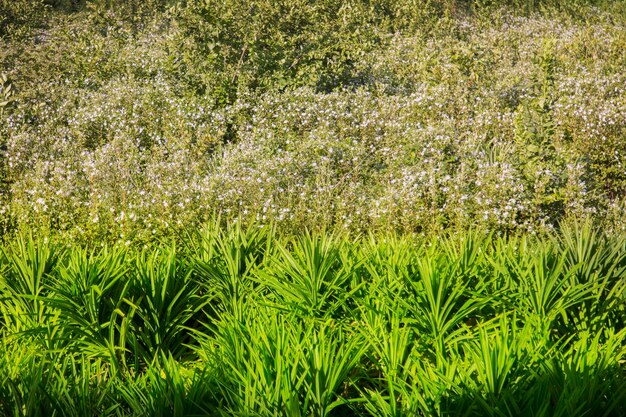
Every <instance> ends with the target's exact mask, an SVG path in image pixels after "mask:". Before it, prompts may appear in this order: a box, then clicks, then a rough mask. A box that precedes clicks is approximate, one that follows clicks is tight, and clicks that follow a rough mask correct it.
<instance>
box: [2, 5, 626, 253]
mask: <svg viewBox="0 0 626 417" xmlns="http://www.w3.org/2000/svg"><path fill="white" fill-rule="evenodd" d="M171 30H174V29H171ZM592 33H593V34H594V36H596V35H597V37H598V39H593V40H592V42H591V43H589V42H588V41H589V38H588V36H590V34H592ZM167 36H168V35H167V33H165V34H161V35H155V34H153V33H151V34H147V35H145V36H143V37H142V36H139V37H137V38H125V39H126V40H127V41H128V42H126V44H124V45H122V46H120V44H119V40H118V41H116V42H118V43H117V44H116V45H117V48H118V49H115V51H117V52H115V53H116V54H117V55H115V54H114V55H112V56H111V57H109V58H108V59H109V61H107V62H108V64H107V65H108V66H109V67H112V68H114V69H115V71H113V70H111V71H113V75H111V76H109V77H108V78H106V79H105V77H101V78H100V79H90V78H89V77H87V76H86V75H85V76H84V78H83V79H80V77H79V78H78V79H72V80H67V81H66V79H65V78H63V79H59V80H54V81H52V82H50V83H48V84H46V85H42V86H40V92H39V93H38V94H39V96H38V97H39V98H38V101H37V102H35V101H33V102H30V103H23V104H22V106H21V107H19V108H18V109H17V110H16V111H15V112H13V113H12V114H11V115H9V117H8V118H7V119H6V120H5V121H3V123H2V125H1V126H0V128H1V130H2V134H3V135H4V137H6V138H7V141H6V142H7V143H6V146H7V150H6V152H5V161H6V163H5V171H6V178H7V180H8V181H9V183H10V189H9V190H8V191H9V192H8V193H5V195H4V196H3V198H4V200H5V201H4V205H3V209H2V211H0V216H2V219H3V221H4V222H8V221H12V222H13V223H17V224H26V225H31V226H32V227H48V228H55V229H58V230H64V231H66V232H67V233H70V234H72V235H75V236H81V235H87V234H89V233H91V235H90V236H92V235H98V236H115V237H117V238H119V239H121V240H122V241H126V240H127V239H129V236H133V235H134V236H143V237H145V238H150V236H152V235H159V233H160V232H161V231H163V230H165V229H168V228H171V227H188V226H194V225H197V224H199V223H201V222H203V221H206V220H207V219H209V218H211V217H213V216H216V215H220V216H222V218H229V219H237V218H242V219H243V220H254V221H258V222H261V223H263V222H279V223H281V224H284V225H285V226H286V227H301V226H309V227H316V226H323V225H326V226H330V225H335V226H340V227H343V228H348V229H351V230H357V231H362V230H368V229H372V228H374V229H389V228H391V229H400V230H411V231H433V230H440V229H442V228H445V227H456V226H458V227H467V226H471V225H483V226H486V227H489V228H492V229H496V230H511V229H524V230H535V229H536V228H537V227H542V225H543V227H550V226H551V225H552V224H553V223H554V221H556V220H560V219H561V218H563V217H564V216H572V217H575V216H588V215H598V214H603V213H604V215H607V213H609V212H611V213H617V209H616V208H615V207H618V206H619V207H621V206H620V204H622V203H621V201H622V200H620V199H623V196H620V195H617V194H615V190H622V191H623V190H625V189H626V142H625V141H624V140H623V138H624V134H626V74H625V73H624V72H623V71H622V70H621V69H620V66H619V65H618V64H617V63H616V62H626V58H624V53H623V51H624V49H623V48H624V47H625V46H626V42H625V41H624V38H623V34H622V32H621V29H620V28H619V27H617V26H616V25H611V24H609V23H606V22H604V23H597V24H595V26H592V27H587V26H584V25H578V24H575V23H571V22H569V23H568V22H559V21H554V20H550V19H547V18H518V17H512V16H508V15H503V16H499V18H498V19H496V23H492V24H488V23H485V21H477V22H471V21H464V22H458V23H457V28H456V31H452V32H451V33H450V34H449V35H447V36H438V37H433V38H428V37H426V36H424V35H423V34H419V33H418V34H416V35H415V36H410V37H408V36H401V35H396V36H395V37H394V38H393V39H392V40H391V43H390V46H389V47H388V48H387V49H385V50H384V51H380V52H377V53H372V54H371V55H369V56H366V57H364V58H363V62H362V63H361V65H363V66H364V67H366V68H367V70H368V71H369V74H370V81H371V85H368V86H364V87H362V88H360V89H356V90H350V91H349V90H344V91H337V92H333V93H320V92H316V91H314V90H313V89H310V88H301V89H297V90H293V91H289V90H288V91H284V92H276V91H271V92H266V93H262V94H257V93H252V92H248V93H241V94H240V95H239V97H238V99H237V101H236V102H235V103H234V104H233V105H231V106H226V107H224V106H221V107H220V106H218V105H216V103H215V102H214V100H213V99H211V98H210V97H208V96H201V95H193V94H189V93H185V91H184V89H183V88H182V87H181V84H180V82H179V81H177V80H175V79H173V78H172V77H171V75H168V72H167V68H168V65H171V64H170V63H169V61H168V59H169V57H168V55H167V54H166V53H165V52H164V51H163V49H162V48H161V49H158V48H156V47H155V46H154V45H157V46H158V45H161V46H162V43H163V42H165V41H164V39H167ZM101 41H102V42H104V46H102V45H100V49H99V50H102V48H104V50H108V51H109V52H108V53H113V52H112V51H113V50H114V49H112V48H111V47H107V45H106V39H105V40H101ZM547 41H550V42H552V45H554V46H553V47H552V49H550V50H548V52H549V53H552V54H553V55H554V59H555V62H556V68H555V69H554V74H552V75H553V77H554V84H553V86H552V88H551V90H550V91H549V92H548V93H549V95H550V97H549V99H550V103H551V108H550V109H549V110H548V111H549V112H550V113H549V117H550V120H552V122H553V126H554V128H553V129H554V131H553V133H552V138H551V141H552V142H551V143H550V144H548V145H546V146H549V149H550V150H551V151H550V152H552V154H551V155H552V158H553V159H554V160H555V161H557V162H559V161H560V162H559V163H554V164H552V165H551V162H550V161H548V162H546V160H543V159H539V162H536V161H535V160H533V159H532V157H530V156H528V152H527V146H529V145H530V144H525V143H520V142H519V140H516V117H517V115H518V114H519V113H520V112H522V111H525V110H524V109H526V108H530V107H529V105H528V103H531V102H532V101H533V100H537V99H538V97H537V91H536V89H534V88H535V87H533V86H534V85H535V84H536V82H537V77H538V75H537V74H540V73H541V71H542V68H540V63H538V60H537V57H538V56H540V55H541V54H545V53H546V46H545V45H546V42H547ZM89 48H92V49H93V48H94V46H93V45H91V46H90V45H87V46H85V49H84V50H82V51H81V53H82V54H83V55H88V54H90V53H92V54H94V53H96V52H94V51H93V50H92V49H89ZM98 53H99V52H98ZM77 59H78V58H77ZM620 60H621V61H620ZM124 69H126V70H125V71H123V70H124ZM116 71H117V72H116ZM46 91H47V92H48V95H47V96H46V98H45V99H44V100H41V99H40V96H41V94H44V92H46ZM525 103H526V104H525ZM525 105H526V107H524V106H525ZM517 128H518V129H519V126H517ZM533 128H534V127H533V126H532V125H529V126H527V129H529V131H530V133H531V134H532V133H533V132H532V129H533ZM602 164H604V165H602ZM602 169H604V170H602ZM542 190H543V191H545V190H548V191H549V192H550V193H551V197H550V198H554V199H556V200H558V201H557V202H559V203H560V205H557V206H552V205H549V204H547V203H545V201H544V200H545V199H544V200H541V199H538V198H537V195H536V194H537V193H538V192H540V191H542ZM606 190H609V191H610V192H612V193H613V194H611V195H602V193H603V192H605V191H606ZM600 200H602V201H600ZM603 201H604V202H603ZM609 217H610V218H611V219H612V221H613V222H614V223H615V224H621V225H624V224H626V220H625V219H624V218H623V216H619V215H612V216H609ZM7 219H9V220H7ZM616 227H617V226H616ZM619 227H623V226H619Z"/></svg>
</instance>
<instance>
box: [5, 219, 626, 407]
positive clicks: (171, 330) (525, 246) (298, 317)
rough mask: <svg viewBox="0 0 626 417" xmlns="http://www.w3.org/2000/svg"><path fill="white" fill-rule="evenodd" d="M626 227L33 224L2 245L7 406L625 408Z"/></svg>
mask: <svg viewBox="0 0 626 417" xmlns="http://www.w3.org/2000/svg"><path fill="white" fill-rule="evenodd" d="M625 242H626V239H625V238H624V237H623V236H606V235H603V234H601V233H599V232H597V231H595V230H594V229H592V228H591V227H590V226H589V225H573V226H567V227H564V229H563V231H562V232H561V233H560V234H558V235H554V236H551V237H541V238H540V237H534V238H531V237H510V238H507V239H505V238H498V237H494V236H492V235H486V234H481V233H478V232H474V233H468V234H466V235H463V236H461V237H448V238H442V239H438V240H429V239H424V238H420V239H417V238H412V237H409V236H404V237H398V236H392V235H387V236H385V235H378V236H374V235H371V236H367V237H363V238H361V239H357V240H354V239H353V238H349V237H347V236H343V235H338V234H334V235H331V234H325V233H302V234H300V235H298V236H295V237H293V238H291V239H289V238H285V237H279V236H278V235H277V234H276V233H275V232H274V231H273V230H271V229H268V228H259V227H257V226H254V227H249V228H243V227H241V226H232V227H229V228H227V229H219V228H217V227H209V228H207V229H205V230H204V231H201V232H197V233H194V234H192V235H190V236H189V237H188V238H187V240H186V241H185V242H184V243H185V244H184V245H180V244H179V245H178V246H173V245H170V244H163V245H161V246H159V247H155V248H153V249H151V250H146V249H143V250H138V249H133V248H132V247H105V248H102V249H100V250H93V249H81V248H73V247H67V246H65V247H62V246H60V245H59V244H57V243H54V242H52V241H47V240H43V239H35V238H30V237H23V238H21V239H18V240H16V241H14V242H8V243H6V244H4V246H3V248H2V252H1V254H2V256H1V257H0V271H1V275H0V291H1V294H2V301H1V303H0V307H1V309H2V320H1V327H0V351H1V352H0V353H1V354H0V358H1V359H0V414H1V415H7V416H9V415H11V416H13V415H24V416H26V415H28V416H39V415H77V416H78V415H80V416H85V415H136V416H140V415H163V416H165V415H168V416H170V415H175V416H185V415H241V416H304V415H307V416H345V415H354V416H370V415H371V416H415V415H428V416H430V415H468V416H472V415H476V416H479V415H480V416H482V415H494V416H495V415H497V416H501V415H539V416H557V415H598V416H600V415H606V416H612V415H615V416H618V415H624V413H625V412H626V409H625V406H624V404H626V401H625V400H626V398H624V397H625V395H626V394H625V393H626V372H625V369H624V361H625V359H626V344H625V337H626V326H625V325H624V318H623V317H624V309H625V305H626V303H625V295H626V293H625V284H624V282H625V279H624V277H625V275H624V274H625V271H626V244H625Z"/></svg>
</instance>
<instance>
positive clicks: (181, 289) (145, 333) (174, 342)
mask: <svg viewBox="0 0 626 417" xmlns="http://www.w3.org/2000/svg"><path fill="white" fill-rule="evenodd" d="M134 270H135V273H134V274H133V288H132V294H133V299H134V300H135V303H136V305H137V306H138V309H137V314H136V315H135V317H134V319H135V320H134V322H133V326H134V327H133V331H134V333H133V344H134V349H135V353H136V354H137V355H138V356H139V358H140V359H141V360H143V361H146V362H147V363H149V362H151V361H152V360H153V358H155V357H157V356H159V355H160V354H161V353H165V354H171V355H172V356H173V357H174V358H177V359H181V358H183V357H185V356H186V355H187V354H188V353H189V349H188V348H187V347H186V344H187V343H189V342H190V341H191V332H192V331H193V330H194V329H196V328H198V327H199V326H200V322H199V320H200V312H201V310H202V308H203V307H204V305H205V304H206V303H207V298H206V297H205V296H204V295H203V294H202V291H201V285H200V283H199V282H198V281H197V279H195V277H194V276H193V268H192V266H191V265H189V263H188V262H186V261H185V260H184V259H181V258H180V257H179V256H178V255H177V252H176V249H175V248H173V247H172V248H168V249H160V250H158V251H155V252H153V253H151V254H146V253H142V254H141V255H139V256H138V257H137V258H136V259H135V265H134Z"/></svg>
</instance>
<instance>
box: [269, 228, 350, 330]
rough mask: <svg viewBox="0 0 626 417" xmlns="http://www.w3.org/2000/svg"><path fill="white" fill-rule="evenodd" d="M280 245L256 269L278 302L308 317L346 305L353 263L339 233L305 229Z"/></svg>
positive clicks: (333, 313) (332, 313) (331, 312)
mask: <svg viewBox="0 0 626 417" xmlns="http://www.w3.org/2000/svg"><path fill="white" fill-rule="evenodd" d="M292 245H293V246H292V247H291V248H288V247H287V246H283V245H279V246H278V253H279V254H278V255H277V256H274V257H272V258H271V260H270V261H269V262H268V263H267V268H264V269H261V270H259V271H258V273H257V281H258V282H259V283H260V284H262V285H264V286H266V287H268V288H269V289H271V291H272V292H273V294H274V296H275V298H276V304H277V305H278V306H279V307H281V308H285V309H287V310H289V311H291V312H294V313H296V314H300V315H303V316H305V317H320V318H322V317H325V318H329V317H334V316H337V314H338V311H339V310H340V309H341V308H342V306H344V305H345V300H346V299H347V298H348V297H349V295H350V292H354V291H356V290H358V286H357V288H350V285H349V282H350V281H351V278H352V276H353V273H354V267H355V265H354V264H351V265H345V264H344V259H345V258H344V257H343V253H344V252H346V251H347V247H346V243H345V242H344V241H342V240H341V239H339V238H338V237H336V236H333V235H329V234H315V233H309V232H306V233H304V234H303V235H301V236H299V237H297V238H296V239H295V240H294V241H293V242H292Z"/></svg>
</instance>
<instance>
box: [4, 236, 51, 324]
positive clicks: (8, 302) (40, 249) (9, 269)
mask: <svg viewBox="0 0 626 417" xmlns="http://www.w3.org/2000/svg"><path fill="white" fill-rule="evenodd" d="M1 256H2V264H3V265H2V267H0V272H1V275H0V291H1V294H2V298H3V302H2V303H0V308H1V309H2V315H3V317H4V324H5V326H8V327H10V328H11V329H12V332H14V333H17V332H20V331H25V330H32V329H35V328H37V327H39V326H40V325H44V324H45V322H46V319H47V316H48V315H49V314H53V313H52V312H50V311H49V310H48V309H47V308H46V306H45V304H44V298H45V296H46V280H47V279H48V278H49V275H50V274H52V273H53V271H54V270H55V267H56V265H57V262H58V260H59V259H60V257H61V256H62V251H61V250H60V248H59V247H58V246H56V245H55V244H54V243H51V242H45V241H42V240H35V239H34V238H33V237H32V236H29V237H23V236H20V237H18V238H17V239H16V240H15V241H14V242H13V243H12V244H11V245H9V246H5V247H4V248H2V252H1Z"/></svg>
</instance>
